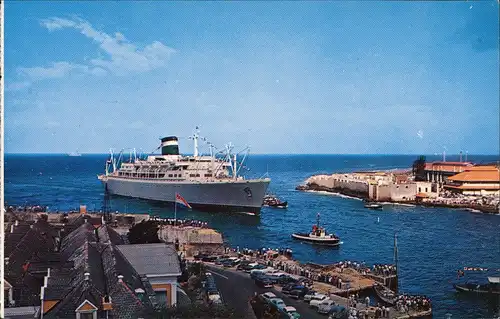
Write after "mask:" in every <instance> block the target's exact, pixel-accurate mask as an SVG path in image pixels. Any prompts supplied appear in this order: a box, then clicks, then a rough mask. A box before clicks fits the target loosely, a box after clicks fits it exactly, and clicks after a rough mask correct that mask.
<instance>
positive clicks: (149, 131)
mask: <svg viewBox="0 0 500 319" xmlns="http://www.w3.org/2000/svg"><path fill="white" fill-rule="evenodd" d="M498 12H499V2H498V1H481V2H459V1H450V2H438V1H428V2H410V1H388V2H382V1H368V2H341V1H334V2H326V1H318V2H312V1H307V2H246V1H234V2H231V1H224V2H222V1H219V2H203V1H193V2H191V1H190V2H183V1H177V2H159V1H155V2H146V1H137V2H134V1H123V2H120V3H119V2H112V1H100V2H94V1H71V2H70V1H68V2H64V1H51V2H44V1H7V2H5V152H6V153H66V152H73V151H75V150H78V151H79V152H81V153H106V152H108V150H109V149H110V148H115V149H118V150H119V149H121V148H129V147H130V148H131V147H135V148H137V149H138V150H139V149H142V150H143V151H145V152H150V151H152V150H153V149H155V148H156V147H157V146H158V145H159V137H162V136H169V135H176V136H178V137H179V143H180V150H181V152H183V153H190V152H192V141H191V140H188V139H187V137H188V136H190V135H191V134H192V133H193V132H194V129H195V127H196V126H199V127H200V135H201V136H203V137H205V138H206V139H207V140H208V141H210V142H211V143H213V144H215V145H217V146H218V147H219V148H220V147H223V145H224V144H226V143H228V142H232V143H233V144H234V145H236V146H237V148H238V147H239V148H243V147H245V146H250V148H251V153H258V154H268V153H273V154H280V153H283V154H295V153H297V154H316V153H318V154H325V153H329V154H434V153H441V152H443V150H445V151H446V153H448V154H451V153H454V154H457V153H458V152H459V151H461V150H463V151H464V152H465V151H468V152H469V154H498V153H499V151H500V150H499V144H500V142H499V134H500V132H499V119H500V114H499V53H498V50H499V48H498V41H499V31H498V30H499V25H498V19H499V16H498ZM200 146H201V148H202V151H207V150H208V148H207V146H206V144H205V143H204V142H202V143H201V145H200Z"/></svg>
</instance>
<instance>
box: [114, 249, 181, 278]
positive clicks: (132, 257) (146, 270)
mask: <svg viewBox="0 0 500 319" xmlns="http://www.w3.org/2000/svg"><path fill="white" fill-rule="evenodd" d="M116 247H117V248H118V249H119V250H120V251H121V252H122V254H123V255H124V256H125V257H126V258H127V260H128V261H129V262H130V264H132V266H133V267H134V268H135V269H136V270H137V272H138V273H139V274H140V275H148V276H150V275H178V274H180V273H181V269H180V265H179V256H178V255H177V251H176V250H175V248H174V246H173V245H169V244H164V243H161V244H136V245H118V246H116Z"/></svg>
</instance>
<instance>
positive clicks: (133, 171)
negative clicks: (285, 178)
mask: <svg viewBox="0 0 500 319" xmlns="http://www.w3.org/2000/svg"><path fill="white" fill-rule="evenodd" d="M190 139H192V140H193V142H194V153H193V155H192V156H183V155H181V154H179V142H178V139H177V137H175V136H169V137H164V138H162V139H161V145H160V146H159V147H158V149H160V148H161V155H149V156H147V158H146V159H140V158H138V157H137V155H136V152H135V150H134V151H133V152H131V154H130V160H129V161H128V162H124V161H122V158H123V151H122V152H121V153H120V156H119V157H118V159H117V158H116V156H114V154H113V151H112V150H111V156H110V159H108V160H107V162H106V170H105V174H103V175H99V176H98V178H99V180H101V181H102V182H103V184H104V187H105V191H107V192H108V193H109V194H113V195H121V196H127V197H135V198H142V199H149V200H156V201H164V202H172V203H173V202H175V198H176V193H178V194H180V195H182V197H183V198H184V199H185V200H186V201H187V202H188V203H189V204H190V205H191V206H192V207H193V208H195V209H200V210H205V211H220V212H244V213H249V214H259V213H260V209H261V207H262V201H263V198H264V196H265V194H266V190H267V187H268V186H269V183H270V182H271V180H270V179H269V178H260V179H245V178H244V177H243V176H240V174H239V171H240V170H241V169H242V168H243V162H244V160H245V158H246V156H247V155H248V149H247V153H246V154H245V155H244V157H243V159H242V161H241V162H238V156H237V154H231V150H232V146H231V145H227V146H226V150H225V154H222V155H221V154H220V152H219V153H217V154H214V146H213V144H211V143H207V144H208V145H209V146H210V155H209V156H208V155H199V153H198V140H199V139H200V136H199V134H198V131H196V132H195V133H194V134H193V136H191V137H190ZM201 139H202V140H204V141H206V139H205V138H201Z"/></svg>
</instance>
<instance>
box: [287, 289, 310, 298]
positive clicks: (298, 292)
mask: <svg viewBox="0 0 500 319" xmlns="http://www.w3.org/2000/svg"><path fill="white" fill-rule="evenodd" d="M308 292H309V288H307V287H301V288H299V289H294V290H292V291H290V298H293V299H301V298H303V297H304V296H305V295H306V294H307V293H308Z"/></svg>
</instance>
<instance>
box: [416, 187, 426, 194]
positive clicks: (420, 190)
mask: <svg viewBox="0 0 500 319" xmlns="http://www.w3.org/2000/svg"><path fill="white" fill-rule="evenodd" d="M426 191H427V190H426ZM418 192H419V193H421V192H422V188H421V187H419V188H418Z"/></svg>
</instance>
